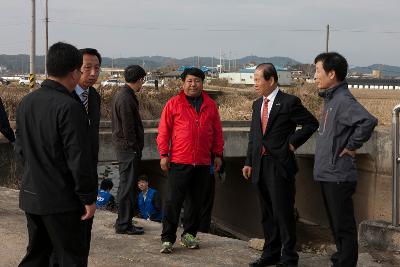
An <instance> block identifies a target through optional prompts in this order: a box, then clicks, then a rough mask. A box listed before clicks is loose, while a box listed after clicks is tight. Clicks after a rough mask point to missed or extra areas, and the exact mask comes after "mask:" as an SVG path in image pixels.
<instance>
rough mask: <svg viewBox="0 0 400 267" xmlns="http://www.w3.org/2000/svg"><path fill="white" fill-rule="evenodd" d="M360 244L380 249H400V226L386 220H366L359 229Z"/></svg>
mask: <svg viewBox="0 0 400 267" xmlns="http://www.w3.org/2000/svg"><path fill="white" fill-rule="evenodd" d="M358 239H359V243H360V246H368V247H372V248H375V249H379V250H386V251H387V250H389V251H400V227H399V226H393V225H391V224H390V223H388V222H385V221H373V220H366V221H362V222H361V223H360V227H359V231H358Z"/></svg>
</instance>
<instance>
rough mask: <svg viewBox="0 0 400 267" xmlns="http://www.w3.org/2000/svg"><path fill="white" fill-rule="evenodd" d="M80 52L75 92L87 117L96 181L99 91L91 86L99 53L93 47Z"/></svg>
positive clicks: (96, 70) (99, 56) (92, 166)
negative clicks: (80, 66) (80, 65)
mask: <svg viewBox="0 0 400 267" xmlns="http://www.w3.org/2000/svg"><path fill="white" fill-rule="evenodd" d="M79 51H80V52H81V53H82V58H83V63H82V68H81V72H82V75H81V78H80V79H79V83H78V84H77V86H76V87H75V93H76V95H77V96H78V97H79V100H80V101H81V103H82V104H83V106H84V107H85V110H86V113H87V117H88V119H89V123H90V127H89V137H90V145H91V155H92V161H91V170H92V174H93V179H95V180H96V182H97V162H98V154H99V126H100V104H101V99H100V95H99V93H98V92H97V91H96V89H95V88H94V87H93V85H94V84H95V83H96V82H97V79H98V78H99V73H100V66H101V55H100V53H99V52H98V51H97V50H96V49H93V48H84V49H80V50H79Z"/></svg>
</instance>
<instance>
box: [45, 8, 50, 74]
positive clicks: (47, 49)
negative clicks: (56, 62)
mask: <svg viewBox="0 0 400 267" xmlns="http://www.w3.org/2000/svg"><path fill="white" fill-rule="evenodd" d="M45 9H46V17H45V19H44V22H45V25H46V37H45V38H46V41H45V44H46V51H45V54H44V74H45V75H46V78H47V64H46V62H47V53H48V52H49V0H46V7H45Z"/></svg>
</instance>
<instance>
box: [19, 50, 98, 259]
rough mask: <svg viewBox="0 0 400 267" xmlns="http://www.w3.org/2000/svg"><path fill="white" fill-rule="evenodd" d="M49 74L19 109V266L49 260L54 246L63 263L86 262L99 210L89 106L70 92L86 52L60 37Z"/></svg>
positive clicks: (50, 58)
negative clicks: (23, 243)
mask: <svg viewBox="0 0 400 267" xmlns="http://www.w3.org/2000/svg"><path fill="white" fill-rule="evenodd" d="M46 64H47V70H48V74H49V78H48V79H46V80H45V81H44V82H43V83H42V87H41V88H39V89H38V90H36V91H34V92H32V93H30V94H28V95H27V96H25V97H24V98H23V99H22V101H21V104H20V105H19V107H18V110H17V120H16V123H17V127H16V136H17V140H16V152H17V154H18V155H19V156H20V157H21V159H22V161H23V165H24V171H23V176H22V182H21V190H20V201H19V206H20V208H21V209H22V210H24V211H25V213H26V218H27V226H28V233H29V244H28V249H27V254H26V256H25V257H24V259H23V260H22V262H21V263H20V266H48V265H49V259H50V254H51V253H52V251H53V250H54V251H55V253H56V254H57V256H58V260H59V263H60V265H61V266H87V259H88V255H89V246H88V238H89V237H90V233H88V229H89V228H88V227H87V220H88V219H90V218H92V217H93V215H94V212H95V210H96V204H95V201H96V196H97V182H95V181H94V180H93V178H92V176H91V157H90V147H89V144H90V143H89V137H88V127H89V123H88V120H87V118H86V116H85V110H84V108H83V107H82V105H81V104H79V103H78V102H77V101H76V100H75V99H74V98H73V97H72V96H71V93H72V92H73V91H74V89H75V86H76V85H77V83H78V81H79V78H80V76H81V72H80V68H81V65H82V55H81V53H80V52H79V50H78V49H76V48H75V47H74V46H72V45H69V44H66V43H56V44H54V45H52V46H51V47H50V49H49V52H48V56H47V62H46Z"/></svg>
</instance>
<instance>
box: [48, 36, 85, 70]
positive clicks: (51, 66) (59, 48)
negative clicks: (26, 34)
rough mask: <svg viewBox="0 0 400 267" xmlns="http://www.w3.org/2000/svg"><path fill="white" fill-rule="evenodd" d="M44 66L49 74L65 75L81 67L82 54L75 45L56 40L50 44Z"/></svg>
mask: <svg viewBox="0 0 400 267" xmlns="http://www.w3.org/2000/svg"><path fill="white" fill-rule="evenodd" d="M46 66H47V73H48V74H49V75H50V76H54V77H65V76H67V74H68V73H70V72H73V71H74V70H76V69H80V68H81V66H82V54H81V52H79V50H78V49H77V48H76V47H75V46H73V45H70V44H67V43H63V42H58V43H55V44H53V45H52V46H50V48H49V52H48V53H47V61H46Z"/></svg>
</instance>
